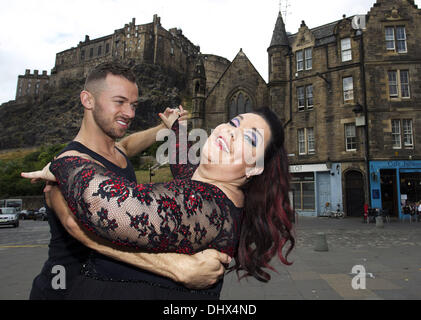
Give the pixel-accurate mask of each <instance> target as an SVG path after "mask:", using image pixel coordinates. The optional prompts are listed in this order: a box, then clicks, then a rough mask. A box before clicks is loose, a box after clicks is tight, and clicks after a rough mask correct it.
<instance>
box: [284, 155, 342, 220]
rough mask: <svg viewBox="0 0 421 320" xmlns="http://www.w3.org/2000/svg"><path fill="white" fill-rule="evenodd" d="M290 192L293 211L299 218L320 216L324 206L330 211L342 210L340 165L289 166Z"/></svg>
mask: <svg viewBox="0 0 421 320" xmlns="http://www.w3.org/2000/svg"><path fill="white" fill-rule="evenodd" d="M290 173H291V176H292V181H291V191H292V196H293V199H292V202H293V204H294V209H295V210H296V212H297V213H298V214H299V215H300V216H314V217H315V216H320V215H322V214H323V212H324V210H325V204H326V203H327V202H328V203H330V205H331V206H330V207H329V209H330V210H336V209H337V208H338V207H339V208H340V209H341V210H343V204H342V184H341V183H342V182H341V164H340V163H333V164H330V165H329V166H327V165H326V164H324V163H321V164H308V165H291V166H290Z"/></svg>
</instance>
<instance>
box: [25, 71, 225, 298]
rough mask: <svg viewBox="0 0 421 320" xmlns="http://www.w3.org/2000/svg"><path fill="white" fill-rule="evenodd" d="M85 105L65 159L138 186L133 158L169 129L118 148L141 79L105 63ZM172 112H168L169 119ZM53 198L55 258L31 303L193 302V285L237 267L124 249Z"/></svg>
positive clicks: (209, 258) (209, 253)
mask: <svg viewBox="0 0 421 320" xmlns="http://www.w3.org/2000/svg"><path fill="white" fill-rule="evenodd" d="M80 99H81V102H82V105H83V107H84V117H83V120H82V125H81V128H80V131H79V133H78V134H77V136H76V138H75V139H74V141H73V142H72V143H70V144H69V145H68V146H67V147H66V148H65V149H64V150H63V152H62V154H61V155H60V156H71V155H75V156H83V157H85V158H89V159H92V160H95V161H97V162H99V163H101V164H102V165H103V166H105V167H106V168H107V169H109V170H111V171H113V172H114V173H116V174H117V175H119V176H124V177H126V178H127V179H129V180H130V181H133V182H136V176H135V173H134V170H133V168H132V166H131V164H130V161H129V160H128V157H131V156H133V155H136V154H138V153H140V152H141V151H143V150H145V149H146V148H148V147H149V146H150V145H152V144H153V143H154V142H155V137H156V134H157V132H158V131H159V130H161V129H164V128H166V127H165V125H164V124H161V125H159V126H157V127H155V128H152V129H149V130H146V131H142V132H138V133H135V134H132V135H130V136H128V137H126V138H124V139H122V140H121V141H120V142H119V143H117V142H116V140H117V139H120V138H122V137H124V135H125V134H126V131H127V129H128V128H129V126H130V123H131V121H132V119H133V118H134V116H135V108H136V105H137V101H138V87H137V85H136V82H135V76H134V75H133V73H132V72H131V71H130V70H129V69H128V68H126V67H124V66H122V65H119V64H117V63H105V64H101V65H99V66H97V67H96V68H94V70H92V71H91V73H90V74H89V75H88V77H87V79H86V83H85V88H84V90H83V91H82V92H81V94H80ZM172 112H173V110H170V109H167V110H166V111H165V113H164V114H163V115H162V117H161V118H162V119H163V120H165V119H166V117H168V116H170V114H171V113H172ZM182 116H183V117H185V114H182ZM23 176H25V175H24V174H23ZM26 177H27V178H30V177H29V176H26ZM46 198H47V204H48V205H49V207H51V208H53V209H54V211H55V212H56V214H53V212H51V211H50V213H49V223H50V226H51V241H50V246H49V258H48V260H47V262H46V263H45V265H44V267H43V269H42V271H41V274H40V275H39V276H37V277H36V278H35V280H34V283H33V288H32V291H31V296H30V298H31V299H66V298H67V299H68V298H70V299H82V298H86V299H131V298H143V299H154V298H163V297H162V296H163V291H162V290H164V292H166V291H165V290H167V289H169V290H173V289H174V290H175V289H177V290H185V291H186V298H188V297H189V291H188V290H186V287H187V288H194V289H203V288H205V287H208V286H210V285H212V284H214V283H216V282H217V280H218V279H219V278H220V277H221V276H222V275H223V273H224V267H223V266H222V264H221V263H229V261H230V258H229V257H228V256H227V255H225V254H222V253H220V252H217V251H215V250H206V251H203V252H202V253H198V254H196V255H193V256H185V255H179V254H170V253H168V254H147V253H139V252H134V251H132V250H123V249H122V248H121V247H120V248H117V247H115V246H113V245H112V244H111V243H107V242H106V241H104V240H102V239H99V238H98V237H95V236H94V235H93V234H90V233H88V232H87V231H85V230H84V229H83V228H81V226H80V225H79V223H78V222H77V221H76V218H75V217H74V216H72V215H68V214H65V212H66V210H67V211H68V208H67V207H65V206H64V205H63V203H64V202H62V201H58V200H54V199H50V196H49V195H48V193H47V197H46ZM57 218H58V219H57ZM75 239H77V240H78V241H76V240H75ZM88 248H89V249H88ZM90 249H92V250H94V251H92V250H90ZM117 260H119V261H117ZM120 261H121V262H120ZM122 262H124V263H122ZM129 264H130V265H129ZM57 266H58V267H59V268H57ZM134 266H136V267H138V268H142V269H143V270H141V269H138V268H135V267H134ZM60 267H62V268H61V269H60ZM81 269H82V274H80V272H81ZM59 270H65V281H64V285H63V283H58V281H57V279H60V278H59V276H60V274H58V273H59V272H58V271H59ZM116 281H117V283H119V284H118V285H117V287H116ZM62 282H63V281H62ZM178 283H181V284H183V285H184V286H181V285H180V284H178ZM168 292H169V291H168ZM169 298H171V297H170V296H169Z"/></svg>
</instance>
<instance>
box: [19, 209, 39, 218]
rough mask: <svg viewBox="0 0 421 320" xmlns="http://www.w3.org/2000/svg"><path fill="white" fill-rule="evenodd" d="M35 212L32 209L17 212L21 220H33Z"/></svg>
mask: <svg viewBox="0 0 421 320" xmlns="http://www.w3.org/2000/svg"><path fill="white" fill-rule="evenodd" d="M35 218H36V212H35V211H34V210H22V211H21V212H19V219H21V220H35Z"/></svg>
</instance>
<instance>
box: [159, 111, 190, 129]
mask: <svg viewBox="0 0 421 320" xmlns="http://www.w3.org/2000/svg"><path fill="white" fill-rule="evenodd" d="M188 115H189V112H188V111H186V110H184V109H183V106H181V105H180V106H179V107H178V108H177V109H170V108H167V109H166V110H165V111H164V113H160V114H159V117H160V118H161V120H162V122H163V123H164V124H165V126H166V127H167V128H168V129H171V128H172V126H173V124H174V122H175V121H177V120H178V121H180V122H181V121H183V122H184V121H185V120H187V119H188Z"/></svg>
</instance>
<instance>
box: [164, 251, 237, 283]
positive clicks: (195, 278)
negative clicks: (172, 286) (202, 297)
mask: <svg viewBox="0 0 421 320" xmlns="http://www.w3.org/2000/svg"><path fill="white" fill-rule="evenodd" d="M171 258H172V259H175V261H173V263H174V268H173V272H174V273H175V278H176V280H177V281H178V282H180V283H181V284H183V285H184V286H185V287H187V288H189V289H197V290H199V289H206V288H208V287H210V286H212V285H214V284H215V283H217V282H218V280H219V279H221V278H222V277H223V276H224V273H225V267H224V265H223V264H227V265H228V264H229V263H230V262H231V257H229V256H228V255H227V254H225V253H222V252H219V251H216V250H214V249H208V250H205V251H202V252H199V253H196V254H195V255H192V256H188V255H173V257H171Z"/></svg>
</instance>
